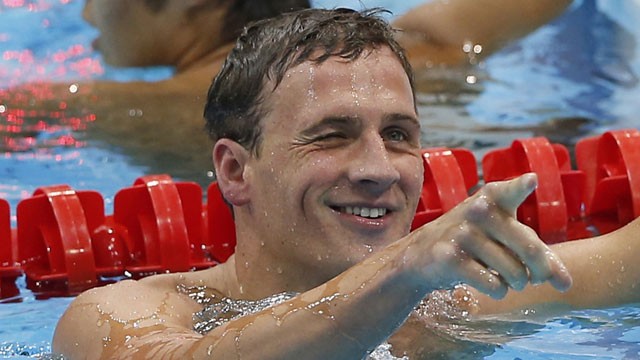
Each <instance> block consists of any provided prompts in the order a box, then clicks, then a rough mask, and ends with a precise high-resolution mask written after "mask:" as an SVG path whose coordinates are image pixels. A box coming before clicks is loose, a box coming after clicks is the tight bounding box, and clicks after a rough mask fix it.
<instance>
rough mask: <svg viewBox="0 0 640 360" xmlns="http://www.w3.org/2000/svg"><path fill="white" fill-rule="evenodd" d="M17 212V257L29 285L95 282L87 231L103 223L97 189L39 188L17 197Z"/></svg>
mask: <svg viewBox="0 0 640 360" xmlns="http://www.w3.org/2000/svg"><path fill="white" fill-rule="evenodd" d="M17 212H18V217H17V219H18V232H17V233H18V257H19V260H20V262H21V263H22V267H23V270H24V272H25V274H26V275H27V285H28V287H29V288H30V289H32V290H34V291H36V292H38V291H40V290H41V289H42V288H43V287H47V288H50V287H55V288H60V287H62V288H68V290H69V292H71V293H77V292H80V291H83V290H85V289H88V288H90V287H93V286H95V285H97V283H98V273H99V271H98V269H97V268H96V264H95V261H94V257H93V248H92V245H91V232H92V231H93V230H94V229H96V228H97V227H98V226H100V225H101V224H103V223H104V204H103V200H102V196H101V195H100V194H99V193H97V192H95V191H79V192H76V191H75V190H73V189H71V188H70V187H69V186H67V185H55V186H47V187H42V188H39V189H37V190H36V191H35V192H34V194H33V196H32V197H31V198H28V199H25V200H23V201H21V202H20V203H19V204H18V209H17ZM62 283H63V284H62ZM61 284H62V286H61Z"/></svg>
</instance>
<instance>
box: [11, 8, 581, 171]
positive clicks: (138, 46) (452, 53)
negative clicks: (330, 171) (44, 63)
mask: <svg viewBox="0 0 640 360" xmlns="http://www.w3.org/2000/svg"><path fill="white" fill-rule="evenodd" d="M569 3H570V1H569V0H517V1H514V0H476V1H467V0H446V1H445V0H437V1H429V2H426V3H425V4H424V5H421V6H419V7H416V8H415V9H413V10H410V11H408V12H407V13H406V14H404V15H402V16H399V17H398V18H397V20H395V22H394V25H395V26H397V27H398V28H401V29H403V31H402V32H399V33H398V34H399V41H400V42H401V43H402V44H403V45H404V46H405V47H406V48H407V49H409V54H410V59H411V62H412V63H413V65H414V66H416V67H425V66H436V67H437V66H440V65H442V66H463V65H468V62H469V53H472V55H473V56H474V57H477V58H482V57H484V56H487V55H489V54H491V53H493V52H494V51H496V50H498V49H500V48H501V47H502V46H504V45H505V44H506V43H508V42H509V41H512V40H514V39H517V38H519V37H522V36H524V35H526V34H528V33H530V32H531V31H533V30H534V29H536V28H538V27H539V26H541V25H543V24H545V23H547V22H548V21H549V20H551V19H553V18H554V17H556V16H557V15H558V14H560V13H562V12H563V11H564V9H565V8H566V7H567V5H568V4H569ZM310 6H311V5H310V2H309V0H251V1H250V0H234V1H231V0H226V1H223V0H190V1H183V0H134V1H130V0H87V1H86V4H85V8H84V11H83V17H84V18H85V20H86V21H87V22H88V23H89V24H91V25H93V26H94V27H96V28H97V30H98V31H99V32H100V36H99V37H98V38H97V39H96V40H95V41H94V47H95V49H96V50H97V51H99V52H100V53H101V54H102V56H103V59H104V61H105V62H106V63H108V64H110V65H114V66H120V67H137V66H159V65H161V66H170V67H173V68H174V69H175V73H174V75H173V76H172V77H170V78H168V79H166V80H162V81H157V82H146V81H131V82H119V81H98V80H96V81H87V82H82V83H79V84H77V86H74V92H73V93H70V92H69V90H68V89H69V84H42V85H43V86H45V85H46V87H47V88H48V91H44V92H43V91H38V90H37V89H36V90H32V87H33V86H34V85H35V84H29V85H27V86H24V87H22V88H16V89H13V90H12V92H9V93H8V98H5V99H0V104H3V105H5V106H6V107H8V108H12V107H13V108H16V107H17V108H24V109H45V110H50V109H54V110H61V111H64V113H65V114H66V116H67V117H68V118H72V117H83V115H86V114H87V113H90V114H95V121H93V122H92V123H91V124H90V126H89V127H88V129H87V131H88V133H89V136H90V138H97V139H99V140H102V141H105V142H107V143H109V144H110V145H112V146H116V147H120V148H123V149H125V150H126V152H127V153H131V154H136V155H135V156H136V157H137V158H138V159H140V158H144V159H141V160H142V162H143V163H150V162H151V163H158V164H159V166H160V164H166V161H163V160H162V159H166V158H167V157H170V158H172V159H175V160H174V161H171V162H170V163H171V164H174V166H176V165H177V166H176V167H184V168H185V169H184V171H181V169H176V168H175V167H174V168H172V169H167V168H163V167H161V168H159V169H156V168H153V170H154V172H171V173H172V174H176V173H190V172H191V171H193V170H190V169H193V168H199V169H203V171H202V173H203V174H204V173H205V172H206V170H207V169H209V168H210V163H211V162H210V159H209V156H208V155H206V154H207V153H208V151H205V150H206V149H208V148H209V142H208V139H207V137H206V136H205V135H203V132H202V125H201V122H202V115H201V109H202V107H203V106H204V102H205V99H204V94H206V90H207V88H208V86H209V84H210V82H211V79H212V77H213V75H215V74H216V73H217V72H218V70H219V69H220V66H221V65H222V62H223V60H224V58H225V57H226V55H227V53H228V52H229V50H230V49H231V48H232V47H233V43H234V39H235V38H236V36H237V35H238V34H239V32H240V31H241V30H242V28H243V27H244V26H245V25H246V24H247V23H249V22H251V21H254V20H259V19H263V18H269V17H272V16H275V15H277V14H279V13H282V12H285V11H290V10H296V9H302V8H309V7H310ZM465 44H473V45H477V46H474V47H473V49H471V50H469V49H467V50H466V52H465V51H463V47H464V46H465ZM24 93H26V97H27V98H31V99H33V98H34V97H35V99H34V101H28V102H22V103H19V104H18V103H12V101H13V99H16V101H17V100H18V99H24V98H25V96H20V94H24ZM42 93H44V94H54V96H53V97H52V98H51V99H45V98H43V96H42V95H34V94H42ZM61 104H64V109H59V107H60V105H61ZM166 129H172V130H171V131H166ZM186 139H188V140H186ZM194 158H195V160H194ZM189 168H190V169H189ZM206 180H208V179H206Z"/></svg>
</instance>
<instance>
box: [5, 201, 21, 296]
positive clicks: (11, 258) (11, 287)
mask: <svg viewBox="0 0 640 360" xmlns="http://www.w3.org/2000/svg"><path fill="white" fill-rule="evenodd" d="M10 215H11V214H10V209H9V202H7V201H6V200H4V199H0V299H7V298H12V297H14V296H17V295H18V294H19V293H20V290H19V289H18V286H17V285H16V279H17V278H18V276H20V275H22V268H21V267H20V263H19V262H18V254H17V253H16V251H17V246H16V242H15V236H13V234H12V231H11V217H10Z"/></svg>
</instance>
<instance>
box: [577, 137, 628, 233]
mask: <svg viewBox="0 0 640 360" xmlns="http://www.w3.org/2000/svg"><path fill="white" fill-rule="evenodd" d="M576 162H577V165H578V168H579V169H581V170H582V171H583V172H584V173H585V174H586V175H587V183H586V191H585V193H584V204H585V213H586V215H588V216H591V217H592V218H593V221H594V223H597V224H598V226H599V227H600V228H601V229H600V230H601V232H610V231H612V230H615V229H617V228H618V227H620V226H623V225H624V224H626V223H628V222H630V221H631V220H633V219H634V218H636V217H638V216H640V131H638V130H635V129H625V130H617V131H609V132H606V133H604V134H603V135H601V136H597V137H590V138H586V139H582V140H580V141H579V142H578V143H577V144H576Z"/></svg>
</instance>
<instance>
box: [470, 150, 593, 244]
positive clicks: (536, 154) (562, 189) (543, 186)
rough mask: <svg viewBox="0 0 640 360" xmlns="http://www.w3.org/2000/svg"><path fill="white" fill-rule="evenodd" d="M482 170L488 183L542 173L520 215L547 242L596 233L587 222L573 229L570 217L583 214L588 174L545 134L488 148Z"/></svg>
mask: <svg viewBox="0 0 640 360" xmlns="http://www.w3.org/2000/svg"><path fill="white" fill-rule="evenodd" d="M482 170H483V174H484V179H485V182H487V183H488V182H492V181H498V180H505V179H511V178H514V177H516V176H519V175H522V174H525V173H528V172H535V173H536V174H537V175H538V187H537V188H536V190H535V191H534V192H533V194H531V195H530V196H529V197H528V198H527V199H526V200H525V201H524V203H523V204H522V205H521V206H520V207H519V208H518V219H519V220H520V221H522V222H523V223H525V224H527V225H529V226H530V227H532V228H533V229H534V230H536V231H537V232H538V234H539V236H540V238H541V239H543V240H544V241H545V242H547V243H557V242H562V241H565V240H567V239H575V238H577V237H585V236H590V235H592V234H591V233H589V232H587V231H586V227H584V226H582V227H579V228H576V229H575V231H572V232H569V221H570V220H576V219H579V218H580V217H581V206H582V204H581V201H582V199H581V198H582V192H583V189H584V174H583V173H581V172H580V171H575V170H572V169H571V162H570V157H569V152H568V150H567V149H566V148H565V147H564V146H562V145H558V144H551V143H549V141H548V140H547V139H546V138H543V137H536V138H531V139H520V140H515V141H514V142H513V143H512V145H511V147H509V148H505V149H498V150H493V151H490V152H488V153H487V154H486V155H485V156H484V158H483V159H482ZM578 229H581V230H578Z"/></svg>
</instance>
